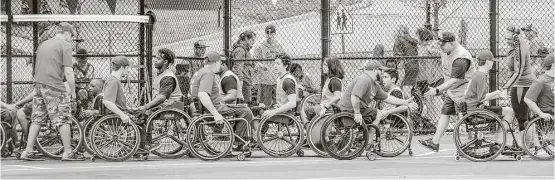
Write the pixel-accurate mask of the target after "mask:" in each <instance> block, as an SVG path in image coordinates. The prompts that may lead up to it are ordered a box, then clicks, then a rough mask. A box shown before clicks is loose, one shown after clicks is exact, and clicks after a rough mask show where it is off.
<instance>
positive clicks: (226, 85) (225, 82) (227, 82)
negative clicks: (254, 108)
mask: <svg viewBox="0 0 555 180" xmlns="http://www.w3.org/2000/svg"><path fill="white" fill-rule="evenodd" d="M222 91H223V92H225V93H226V94H225V95H224V96H223V97H222V101H223V102H225V103H231V102H233V101H235V100H236V99H237V80H236V79H235V78H234V77H232V76H227V77H224V79H222Z"/></svg>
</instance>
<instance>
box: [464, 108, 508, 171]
mask: <svg viewBox="0 0 555 180" xmlns="http://www.w3.org/2000/svg"><path fill="white" fill-rule="evenodd" d="M502 123H506V122H503V121H502V120H500V119H499V117H498V115H497V114H495V113H493V112H491V111H488V110H477V111H473V112H471V113H468V114H466V115H465V116H463V118H462V119H461V120H459V122H457V124H456V125H455V127H454V129H453V131H454V134H453V138H454V142H455V146H456V147H457V152H459V154H460V155H461V156H463V157H464V158H466V159H469V160H471V161H474V162H487V161H491V160H493V159H495V158H496V157H497V156H499V155H500V154H501V152H502V151H503V148H504V147H505V143H506V139H507V131H506V129H505V126H503V124H502ZM463 130H465V131H466V132H463ZM490 131H494V132H490ZM499 131H501V133H502V134H503V140H502V142H499V141H498V140H497V137H496V136H497V134H498V133H500V132H499ZM491 134H493V135H494V137H493V138H491V139H494V138H495V139H494V140H489V141H488V139H489V138H488V139H486V138H484V136H486V135H491ZM465 135H467V136H468V137H467V138H465V137H463V136H465ZM468 139H471V140H468ZM465 140H468V141H465Z"/></svg>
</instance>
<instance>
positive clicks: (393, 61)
mask: <svg viewBox="0 0 555 180" xmlns="http://www.w3.org/2000/svg"><path fill="white" fill-rule="evenodd" d="M387 63H393V64H395V68H397V61H396V60H395V59H388V60H387V61H385V65H387Z"/></svg>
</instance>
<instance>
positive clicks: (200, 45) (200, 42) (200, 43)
mask: <svg viewBox="0 0 555 180" xmlns="http://www.w3.org/2000/svg"><path fill="white" fill-rule="evenodd" d="M195 47H196V48H205V47H210V46H207V45H206V43H205V42H204V41H203V40H198V41H197V42H195Z"/></svg>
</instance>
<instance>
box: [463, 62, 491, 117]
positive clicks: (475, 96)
mask: <svg viewBox="0 0 555 180" xmlns="http://www.w3.org/2000/svg"><path fill="white" fill-rule="evenodd" d="M487 82H488V79H487V74H486V73H485V72H482V71H476V72H474V73H473V74H472V81H471V82H470V85H469V86H468V90H467V92H466V96H465V102H466V105H467V107H468V109H475V108H477V107H478V104H479V103H480V102H481V101H483V100H484V98H486V94H487V93H488V88H487Z"/></svg>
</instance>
